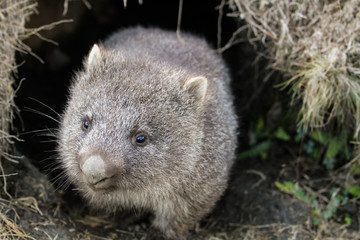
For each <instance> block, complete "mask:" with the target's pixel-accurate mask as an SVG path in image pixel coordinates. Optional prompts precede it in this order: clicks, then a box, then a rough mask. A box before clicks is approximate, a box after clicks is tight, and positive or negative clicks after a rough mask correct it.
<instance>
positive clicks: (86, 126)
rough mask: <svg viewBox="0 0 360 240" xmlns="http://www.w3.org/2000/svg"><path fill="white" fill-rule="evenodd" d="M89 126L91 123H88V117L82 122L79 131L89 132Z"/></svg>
mask: <svg viewBox="0 0 360 240" xmlns="http://www.w3.org/2000/svg"><path fill="white" fill-rule="evenodd" d="M90 125H91V121H90V119H89V118H88V117H86V118H84V119H83V121H82V125H81V129H82V130H83V131H87V130H89V128H90Z"/></svg>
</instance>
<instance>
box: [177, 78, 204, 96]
mask: <svg viewBox="0 0 360 240" xmlns="http://www.w3.org/2000/svg"><path fill="white" fill-rule="evenodd" d="M207 86H208V82H207V79H206V78H205V77H203V76H198V77H193V78H189V79H186V80H185V81H184V83H183V85H182V89H183V90H184V91H187V92H189V93H190V94H191V95H193V96H194V97H195V98H196V99H197V100H199V101H201V102H202V101H203V100H204V98H205V95H206V91H207Z"/></svg>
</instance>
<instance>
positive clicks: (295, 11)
mask: <svg viewBox="0 0 360 240" xmlns="http://www.w3.org/2000/svg"><path fill="white" fill-rule="evenodd" d="M227 6H228V8H229V9H230V11H231V12H232V13H230V14H228V15H230V16H232V17H235V18H237V19H239V21H240V22H244V23H245V26H242V27H241V28H239V29H238V31H236V32H235V33H234V35H233V37H232V38H231V39H230V40H229V42H228V43H227V44H225V45H224V47H223V48H220V52H222V51H225V50H227V49H228V48H229V47H230V46H232V45H233V44H234V43H236V42H240V41H241V37H242V36H243V32H244V31H247V39H248V41H249V42H250V43H252V44H253V45H254V46H255V47H258V46H259V45H262V46H263V47H265V51H264V52H262V53H261V54H262V55H263V56H264V55H265V56H266V57H267V58H268V59H269V63H268V66H269V67H270V68H272V69H275V70H278V71H280V72H282V73H283V77H284V78H285V79H287V80H285V81H284V82H275V83H274V84H276V85H277V86H278V87H280V88H281V89H283V90H284V89H286V90H290V91H289V93H290V96H291V105H290V106H293V107H295V108H292V109H291V110H289V111H290V112H294V111H296V114H297V115H298V118H297V122H298V127H297V131H296V133H295V132H291V129H288V130H289V131H290V133H288V132H286V131H285V130H284V129H285V126H286V125H281V124H280V125H279V126H278V128H277V129H269V127H267V126H266V123H265V124H264V120H263V118H262V117H261V116H260V117H259V118H258V120H257V125H254V126H253V127H252V130H251V134H252V135H251V136H253V137H254V138H253V139H255V141H252V143H251V144H250V149H249V150H247V151H244V152H242V153H241V154H240V158H249V157H261V158H265V157H266V156H267V155H268V152H269V151H270V149H271V147H270V146H273V145H272V142H274V141H275V140H280V141H283V142H287V143H289V144H290V142H291V143H296V144H297V147H298V148H299V153H300V156H299V154H296V157H295V158H294V159H293V160H291V161H294V165H295V166H296V165H298V162H297V161H299V157H300V158H301V163H300V165H301V168H302V170H303V171H304V172H303V174H302V176H304V175H305V174H306V171H305V169H312V170H314V169H320V171H322V173H321V174H320V173H317V174H314V171H312V173H313V174H312V175H310V178H311V179H304V178H303V177H302V176H301V177H299V176H298V177H297V178H295V179H292V180H286V179H285V180H283V181H277V182H275V185H276V186H277V187H278V188H279V189H280V190H282V191H284V192H286V193H288V194H291V195H293V196H294V197H296V198H298V199H300V200H302V201H304V202H306V203H307V204H308V205H309V206H311V208H312V215H313V219H312V224H313V225H314V227H315V229H317V234H316V236H317V238H321V237H325V236H326V237H331V236H334V235H332V234H334V233H333V231H331V229H332V228H333V227H334V224H335V222H337V223H339V216H342V217H341V218H342V220H341V221H340V222H341V224H344V226H349V225H351V222H352V219H351V217H349V216H350V215H349V213H347V212H346V211H344V210H341V211H339V209H342V208H343V206H345V205H355V206H357V207H359V205H360V204H359V203H360V202H359V197H360V195H359V193H360V184H359V181H358V180H359V177H360V171H359V170H360V169H359V166H360V151H359V140H360V64H359V63H360V62H359V56H360V55H359V53H360V15H359V12H360V3H359V1H356V0H346V1H316V0H311V1H293V0H286V1H254V0H244V1H240V0H230V1H227ZM288 123H289V122H288ZM292 146H296V145H292ZM294 156H295V155H294ZM320 176H321V177H325V179H326V180H324V181H321V184H320V183H319V184H315V183H314V182H316V181H317V179H316V177H318V178H319V177H320ZM335 219H336V220H335ZM342 229H346V227H345V228H344V227H342ZM342 234H343V233H342ZM343 236H346V234H343Z"/></svg>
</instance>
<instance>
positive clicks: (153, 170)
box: [58, 27, 237, 239]
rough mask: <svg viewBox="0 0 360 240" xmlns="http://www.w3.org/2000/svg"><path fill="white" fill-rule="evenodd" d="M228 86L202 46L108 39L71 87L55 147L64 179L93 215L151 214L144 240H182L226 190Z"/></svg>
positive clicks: (123, 34)
mask: <svg viewBox="0 0 360 240" xmlns="http://www.w3.org/2000/svg"><path fill="white" fill-rule="evenodd" d="M229 85H230V78H229V74H228V70H227V68H226V67H225V64H224V62H223V61H222V59H221V57H220V56H219V55H218V54H217V53H216V51H214V50H213V49H211V48H210V47H209V46H208V44H207V43H206V41H204V40H203V39H201V38H198V37H195V36H193V35H190V34H182V40H179V39H178V38H177V36H176V34H175V33H174V32H170V31H164V30H160V29H157V28H149V29H146V28H142V27H135V28H129V29H125V30H121V31H118V32H116V33H114V34H113V35H111V36H110V37H109V38H107V39H106V40H105V41H104V42H103V43H100V44H98V45H94V47H93V49H92V50H91V52H90V54H89V56H88V57H87V58H86V59H85V61H84V69H83V70H81V71H79V72H78V73H77V74H76V76H75V77H74V81H73V84H72V86H71V88H70V97H69V101H68V104H67V106H66V109H65V112H64V114H63V118H62V121H61V127H60V131H59V140H58V141H59V154H60V158H61V163H62V165H63V167H64V168H65V170H66V174H67V176H68V178H69V180H70V181H71V182H72V183H74V184H75V185H76V186H77V187H78V188H79V189H81V193H82V194H83V196H84V197H85V198H86V199H87V200H88V201H89V202H90V205H91V206H94V207H96V208H102V209H107V210H109V211H116V210H119V209H123V208H136V209H145V210H148V211H150V212H152V213H153V214H154V216H155V219H154V221H153V223H152V226H151V227H150V229H149V231H148V233H147V236H146V238H147V239H161V238H162V239H185V238H186V235H187V233H188V231H189V229H191V228H192V227H194V225H195V224H196V223H197V222H198V221H199V220H200V219H201V218H202V217H203V216H204V215H205V214H207V213H209V211H211V209H212V208H213V206H214V204H215V203H216V201H217V200H218V199H219V197H220V196H221V195H222V193H223V192H224V190H225V188H226V185H227V180H228V174H229V170H230V167H231V165H232V161H233V158H234V151H235V148H236V145H237V140H236V139H237V136H236V135H237V134H236V131H237V118H236V116H235V113H234V109H233V103H232V102H233V98H232V95H231V93H230V89H229ZM138 133H140V135H139V134H138ZM136 136H140V138H139V142H140V140H143V139H145V140H146V144H142V145H141V144H140V143H138V142H137V141H138V139H137V138H136ZM141 138H142V139H141ZM89 159H91V160H89ZM85 165H86V166H85ZM98 168H102V170H101V171H100V170H99V171H98ZM100 175H101V176H100Z"/></svg>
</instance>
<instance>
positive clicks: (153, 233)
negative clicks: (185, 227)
mask: <svg viewBox="0 0 360 240" xmlns="http://www.w3.org/2000/svg"><path fill="white" fill-rule="evenodd" d="M145 240H186V237H176V238H171V237H170V238H169V237H166V236H165V234H164V233H163V232H162V231H160V230H159V229H158V228H156V227H150V228H149V229H148V231H147V232H146V236H145Z"/></svg>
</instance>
